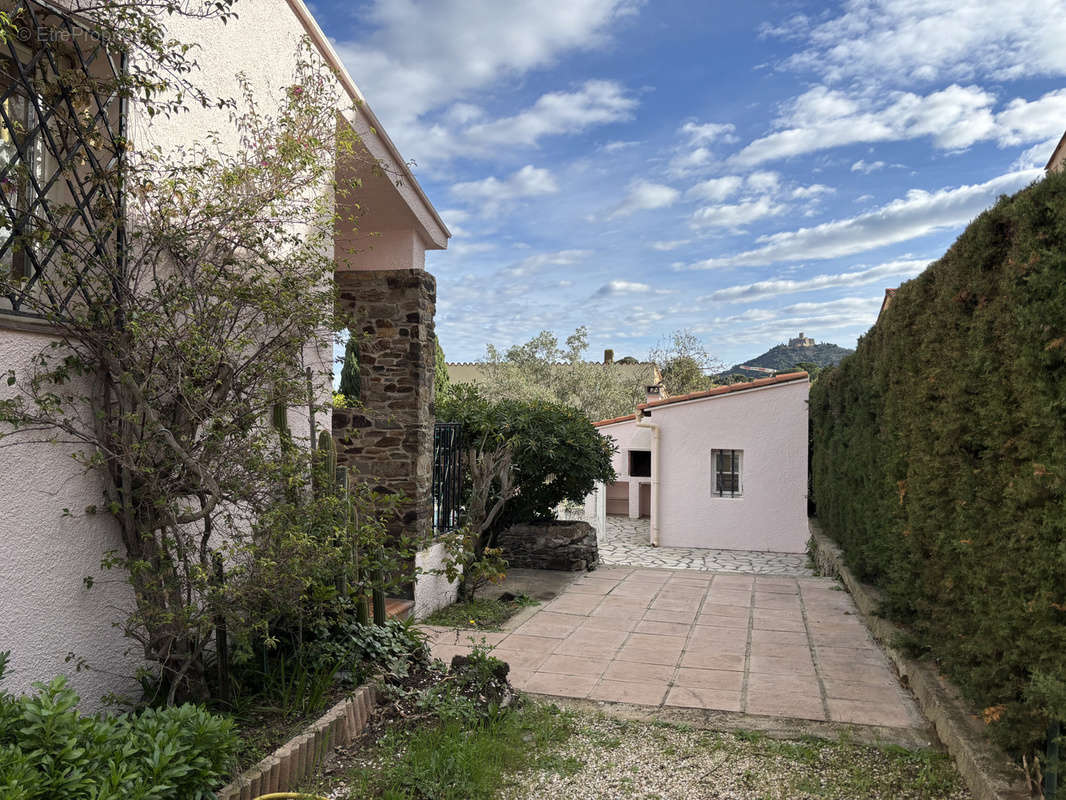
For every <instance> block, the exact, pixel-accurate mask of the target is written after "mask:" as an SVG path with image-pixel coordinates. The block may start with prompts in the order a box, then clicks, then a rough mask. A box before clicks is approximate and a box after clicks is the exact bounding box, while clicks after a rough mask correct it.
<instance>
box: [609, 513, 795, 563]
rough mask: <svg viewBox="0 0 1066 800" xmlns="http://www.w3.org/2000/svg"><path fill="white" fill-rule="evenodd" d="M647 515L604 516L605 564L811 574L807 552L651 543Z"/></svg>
mask: <svg viewBox="0 0 1066 800" xmlns="http://www.w3.org/2000/svg"><path fill="white" fill-rule="evenodd" d="M648 528H649V523H648V520H647V519H629V518H628V517H620V516H613V515H612V516H609V517H607V530H606V532H605V535H604V536H603V538H602V539H601V540H600V542H599V549H600V563H601V564H605V565H612V564H613V565H617V566H632V567H651V568H653V569H656V568H664V569H691V570H700V571H709V572H737V573H743V574H747V575H793V576H811V575H813V574H814V573H813V572H812V571H811V570H810V568H809V567H808V566H807V555H806V553H764V552H760V551H757V550H711V549H707V548H702V547H652V546H651V545H650V544H648Z"/></svg>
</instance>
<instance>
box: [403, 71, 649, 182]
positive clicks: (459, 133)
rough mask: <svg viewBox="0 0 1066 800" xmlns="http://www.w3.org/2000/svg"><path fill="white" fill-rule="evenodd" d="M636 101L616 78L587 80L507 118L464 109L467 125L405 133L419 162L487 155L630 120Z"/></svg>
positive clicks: (415, 127) (414, 125) (414, 127)
mask: <svg viewBox="0 0 1066 800" xmlns="http://www.w3.org/2000/svg"><path fill="white" fill-rule="evenodd" d="M637 105H638V102H637V100H636V99H635V98H633V97H631V96H630V95H629V94H628V93H627V91H626V89H625V87H623V86H622V85H621V84H618V83H615V82H614V81H601V80H589V81H585V83H583V84H581V85H580V86H578V87H577V88H575V89H574V90H573V91H568V92H548V93H547V94H544V95H541V96H540V97H539V98H538V99H537V101H536V102H535V103H534V104H533V105H531V106H529V107H527V108H525V109H523V110H521V111H519V112H518V113H517V114H514V115H512V116H509V117H501V118H499V119H494V120H488V121H486V120H485V114H483V113H479V114H473V113H470V112H468V113H467V114H466V115H465V117H466V118H469V119H471V120H472V122H471V123H470V124H467V125H459V124H451V125H445V124H441V123H435V124H431V125H426V124H423V123H422V122H421V121H414V122H411V123H410V124H409V125H408V126H407V128H406V134H405V135H406V136H408V137H409V138H410V139H411V141H410V146H411V147H413V148H414V150H413V152H415V153H417V154H419V155H420V156H421V159H420V162H421V163H422V164H426V163H428V164H430V165H432V164H433V163H435V162H441V161H446V160H448V159H449V158H454V157H456V156H467V157H473V158H488V157H492V156H494V155H497V154H499V153H500V151H501V150H504V149H506V148H512V147H523V148H530V147H536V146H537V145H539V144H540V141H541V139H543V138H545V137H548V136H563V135H568V134H575V133H580V132H582V131H584V130H586V129H588V128H590V127H593V126H596V125H605V124H608V123H611V122H621V121H624V120H627V119H630V118H631V117H632V115H633V111H634V110H635V109H636V107H637Z"/></svg>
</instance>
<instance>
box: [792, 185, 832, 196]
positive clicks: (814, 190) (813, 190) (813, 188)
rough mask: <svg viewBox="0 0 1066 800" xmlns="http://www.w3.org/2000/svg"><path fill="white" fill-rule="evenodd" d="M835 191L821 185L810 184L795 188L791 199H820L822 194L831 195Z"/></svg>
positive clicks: (830, 187)
mask: <svg viewBox="0 0 1066 800" xmlns="http://www.w3.org/2000/svg"><path fill="white" fill-rule="evenodd" d="M835 191H836V189H834V188H833V187H832V186H826V185H824V184H821V183H812V184H811V185H810V186H797V187H796V188H795V189H793V190H792V197H793V198H794V199H796V200H810V199H813V198H817V197H821V196H822V195H823V194H833V192H835Z"/></svg>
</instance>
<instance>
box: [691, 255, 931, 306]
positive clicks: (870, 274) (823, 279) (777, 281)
mask: <svg viewBox="0 0 1066 800" xmlns="http://www.w3.org/2000/svg"><path fill="white" fill-rule="evenodd" d="M928 264H929V262H928V261H923V260H916V259H904V260H901V261H889V262H887V263H884V264H878V265H877V266H874V267H868V268H867V269H862V270H856V271H855V272H838V273H834V274H826V275H815V276H814V277H813V278H805V279H803V280H791V279H788V278H774V279H771V280H765V281H756V282H754V283H744V284H739V285H736V286H727V287H725V288H723V289H718V290H717V291H714V292H711V293H710V294H708V295H705V296H704V297H701V298H699V299H700V301H703V302H712V303H742V302H750V301H752V300H762V299H764V298H767V297H778V296H780V295H787V294H797V293H799V292H811V291H816V290H822V289H836V288H840V287H849V286H862V285H864V284H868V283H877V282H879V281H882V280H884V279H885V278H896V279H897V281H896V282H898V279H900V278H911V277H913V276H915V275H917V274H918V273H919V272H921V271H922V270H923V269H925V268H926V266H928Z"/></svg>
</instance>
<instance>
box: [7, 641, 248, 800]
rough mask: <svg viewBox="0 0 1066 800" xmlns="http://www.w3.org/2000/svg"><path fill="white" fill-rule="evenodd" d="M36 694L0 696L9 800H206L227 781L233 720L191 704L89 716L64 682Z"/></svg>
mask: <svg viewBox="0 0 1066 800" xmlns="http://www.w3.org/2000/svg"><path fill="white" fill-rule="evenodd" d="M2 664H3V662H2V661H0V668H2ZM36 688H37V692H36V693H35V694H33V695H26V696H22V697H13V696H11V695H9V694H4V695H2V696H0V797H3V798H5V800H58V798H63V800H83V798H84V800H119V798H121V800H209V799H210V798H213V797H214V795H213V793H212V790H213V789H215V788H217V787H218V786H219V785H220V784H221V783H222V781H223V779H224V778H225V776H226V775H227V774H228V766H229V762H230V758H231V757H232V754H233V753H234V751H235V749H236V737H235V736H234V733H233V726H232V722H231V721H230V720H228V719H224V718H222V717H217V716H214V715H212V714H209V713H208V712H207V711H205V710H204V709H202V708H200V707H197V706H192V705H183V706H177V707H173V708H167V709H147V710H145V711H144V712H142V713H140V714H137V715H131V714H124V715H119V716H114V717H104V716H100V717H92V716H86V715H83V714H80V713H79V712H78V710H77V708H76V706H77V703H78V696H77V695H76V694H75V693H74V691H73V690H72V689H71V688H70V687H69V686H67V682H66V679H65V678H63V677H58V678H56V679H55V680H53V681H52V682H51V683H49V684H47V685H45V684H36Z"/></svg>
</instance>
